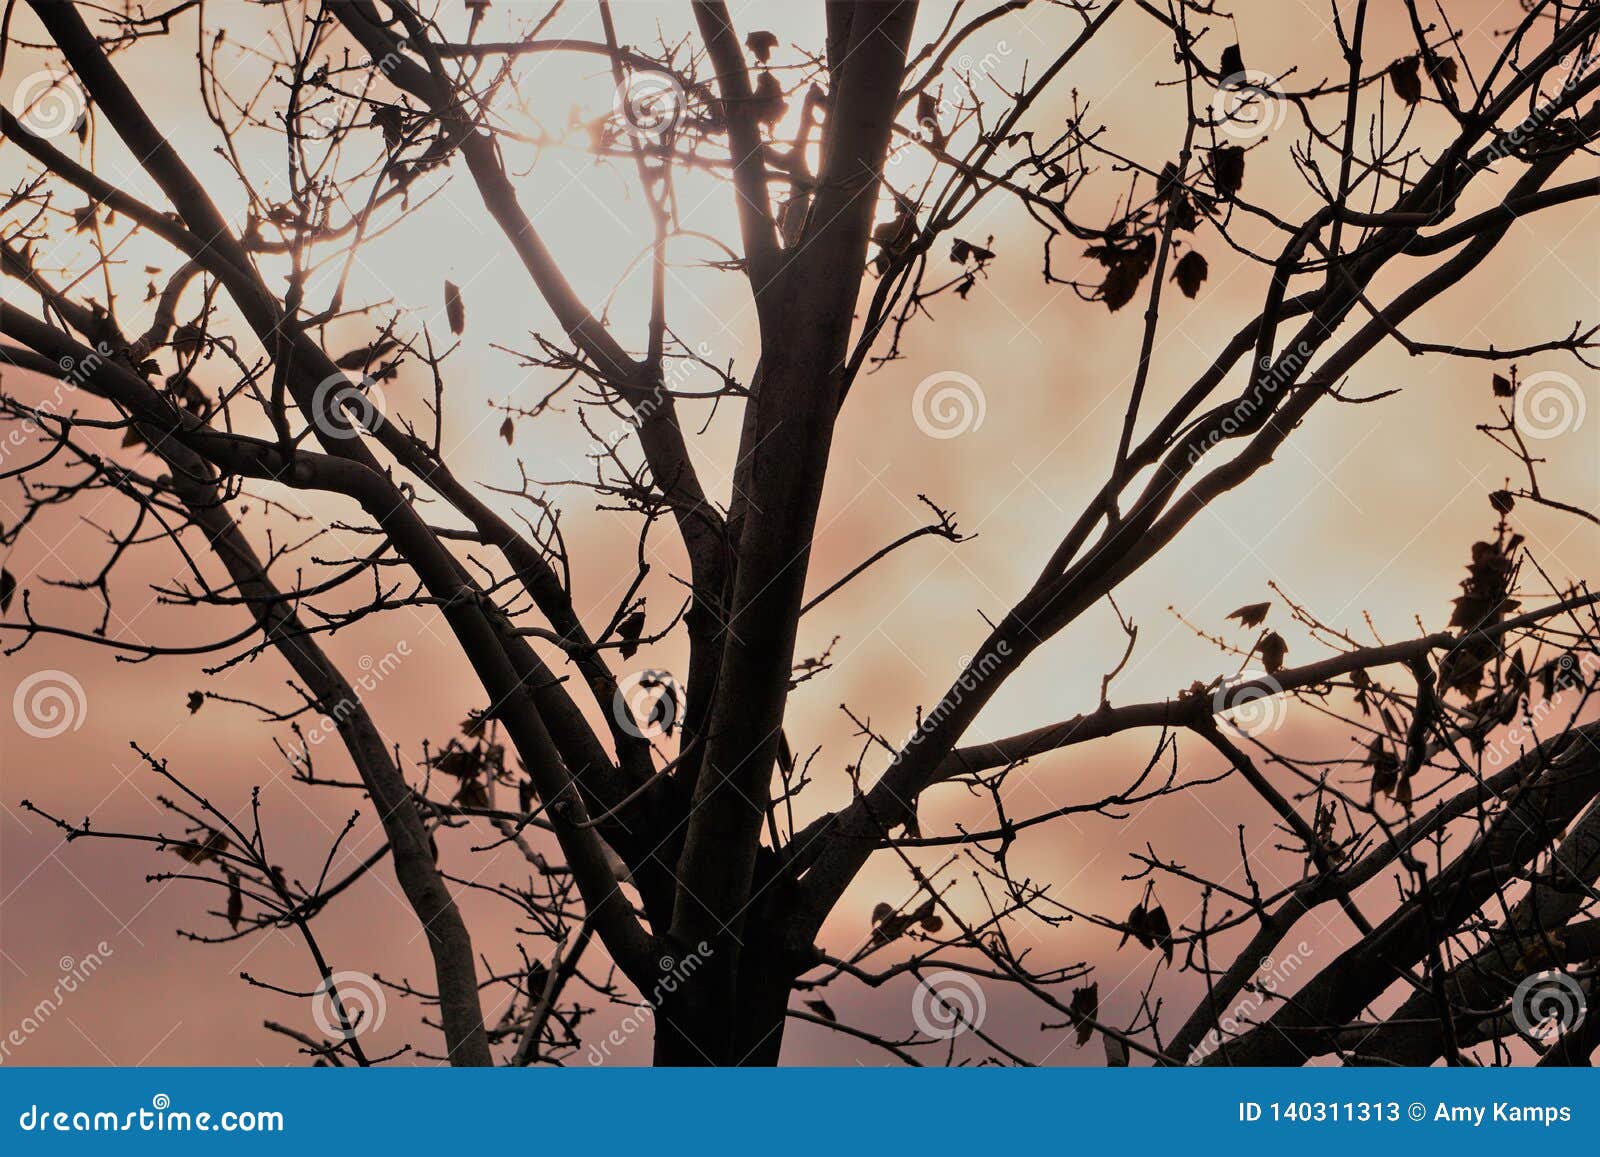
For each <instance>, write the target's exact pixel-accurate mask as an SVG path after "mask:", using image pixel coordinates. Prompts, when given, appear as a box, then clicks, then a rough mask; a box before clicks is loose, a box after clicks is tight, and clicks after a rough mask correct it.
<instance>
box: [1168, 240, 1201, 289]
mask: <svg viewBox="0 0 1600 1157" xmlns="http://www.w3.org/2000/svg"><path fill="white" fill-rule="evenodd" d="M1209 272H1210V266H1208V265H1207V264H1206V259H1205V258H1204V257H1202V256H1200V254H1198V253H1196V252H1195V251H1194V250H1193V249H1191V250H1189V252H1187V253H1185V254H1184V255H1183V256H1182V257H1180V258H1178V264H1177V265H1176V266H1174V267H1173V270H1172V280H1174V281H1176V282H1177V283H1178V288H1179V289H1181V290H1183V295H1184V296H1185V297H1189V298H1193V297H1194V296H1195V295H1196V294H1198V293H1199V292H1200V287H1201V286H1202V285H1204V284H1205V280H1206V274H1207V273H1209Z"/></svg>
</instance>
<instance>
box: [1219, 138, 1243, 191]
mask: <svg viewBox="0 0 1600 1157" xmlns="http://www.w3.org/2000/svg"><path fill="white" fill-rule="evenodd" d="M1211 183H1212V184H1213V185H1214V186H1216V190H1217V196H1219V197H1221V198H1222V199H1223V200H1224V201H1231V200H1233V198H1234V196H1235V195H1236V194H1237V193H1238V192H1239V189H1240V188H1241V187H1242V186H1243V185H1244V149H1243V147H1242V146H1240V145H1223V146H1222V147H1221V148H1217V149H1212V150H1211Z"/></svg>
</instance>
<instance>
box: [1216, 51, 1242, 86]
mask: <svg viewBox="0 0 1600 1157" xmlns="http://www.w3.org/2000/svg"><path fill="white" fill-rule="evenodd" d="M1243 71H1244V55H1243V54H1242V53H1241V52H1240V51H1239V46H1238V45H1237V44H1230V45H1228V46H1227V47H1226V48H1224V49H1223V50H1222V63H1221V64H1219V65H1217V75H1218V76H1220V77H1222V79H1223V80H1227V79H1228V78H1229V77H1230V76H1238V75H1239V74H1240V73H1241V72H1243Z"/></svg>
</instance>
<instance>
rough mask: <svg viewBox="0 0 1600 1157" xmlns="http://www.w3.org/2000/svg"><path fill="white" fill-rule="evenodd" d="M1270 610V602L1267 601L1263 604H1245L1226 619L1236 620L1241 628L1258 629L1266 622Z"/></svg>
mask: <svg viewBox="0 0 1600 1157" xmlns="http://www.w3.org/2000/svg"><path fill="white" fill-rule="evenodd" d="M1271 609H1272V600H1271V599H1268V600H1267V601H1266V602H1264V603H1246V604H1245V605H1244V606H1242V607H1240V608H1239V609H1238V610H1236V611H1234V612H1233V613H1231V614H1229V615H1228V616H1227V617H1228V618H1230V619H1237V620H1238V621H1239V625H1240V626H1241V627H1244V628H1246V629H1249V628H1250V627H1259V626H1260V625H1261V624H1262V623H1264V622H1266V621H1267V612H1268V611H1270V610H1271Z"/></svg>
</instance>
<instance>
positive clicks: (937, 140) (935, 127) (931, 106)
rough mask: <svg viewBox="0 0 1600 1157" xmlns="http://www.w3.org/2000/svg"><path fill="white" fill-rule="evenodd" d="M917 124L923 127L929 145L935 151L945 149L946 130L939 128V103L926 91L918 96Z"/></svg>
mask: <svg viewBox="0 0 1600 1157" xmlns="http://www.w3.org/2000/svg"><path fill="white" fill-rule="evenodd" d="M917 124H918V125H919V126H920V127H921V129H922V132H923V136H924V138H925V139H926V140H927V142H928V144H930V145H932V146H933V147H934V148H935V149H939V150H943V149H944V146H945V135H944V130H943V129H942V128H940V127H939V102H938V101H937V100H935V99H934V98H933V94H932V93H931V92H926V91H924V92H919V93H918V94H917Z"/></svg>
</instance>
